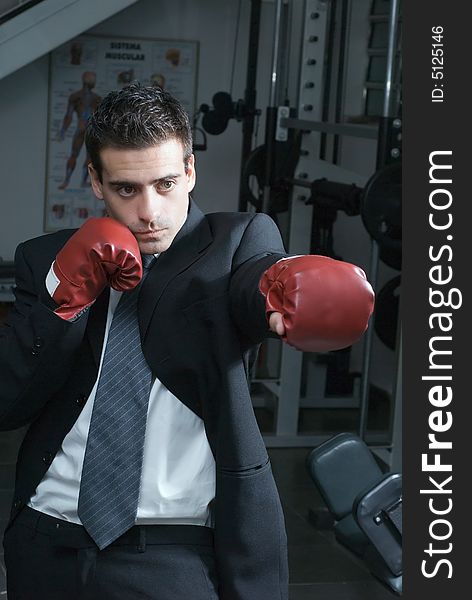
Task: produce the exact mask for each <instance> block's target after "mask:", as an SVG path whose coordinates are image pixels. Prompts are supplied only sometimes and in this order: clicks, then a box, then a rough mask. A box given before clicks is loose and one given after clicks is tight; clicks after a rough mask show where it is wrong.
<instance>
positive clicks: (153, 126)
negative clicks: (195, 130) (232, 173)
mask: <svg viewBox="0 0 472 600" xmlns="http://www.w3.org/2000/svg"><path fill="white" fill-rule="evenodd" d="M169 139H176V140H177V141H179V142H181V144H182V147H183V149H184V164H185V169H187V165H188V160H189V158H190V156H191V154H192V128H191V126H190V121H189V117H188V115H187V113H186V112H185V109H184V108H183V106H182V104H181V103H180V102H179V101H178V100H177V99H176V98H174V96H172V95H171V94H169V92H166V91H165V90H163V89H162V88H160V87H158V86H153V87H146V86H143V85H140V84H139V83H132V84H130V85H127V86H125V87H124V88H122V89H121V90H118V91H113V92H110V93H109V94H107V95H106V96H105V97H104V98H103V100H102V101H101V102H100V104H99V105H98V108H97V109H96V110H95V112H94V113H93V114H92V116H91V117H90V119H89V121H88V123H87V128H86V131H85V146H86V148H87V152H88V155H89V157H90V160H91V162H92V165H93V167H94V169H95V170H96V171H97V173H98V176H99V178H100V180H101V179H102V164H101V161H100V150H102V148H136V149H141V148H148V147H149V146H155V145H157V144H161V143H162V142H165V141H167V140H169Z"/></svg>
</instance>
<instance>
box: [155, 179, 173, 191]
mask: <svg viewBox="0 0 472 600" xmlns="http://www.w3.org/2000/svg"><path fill="white" fill-rule="evenodd" d="M174 186H175V181H172V180H171V179H165V180H164V181H160V182H159V183H158V184H157V187H158V188H159V190H160V191H162V192H170V191H171V190H173V189H174Z"/></svg>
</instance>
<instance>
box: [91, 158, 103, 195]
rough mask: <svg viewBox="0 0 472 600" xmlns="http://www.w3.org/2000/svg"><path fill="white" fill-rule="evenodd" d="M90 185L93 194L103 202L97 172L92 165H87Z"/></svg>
mask: <svg viewBox="0 0 472 600" xmlns="http://www.w3.org/2000/svg"><path fill="white" fill-rule="evenodd" d="M87 168H88V172H89V176H90V183H91V184H92V189H93V193H94V194H95V196H96V197H97V198H98V199H99V200H103V189H102V183H101V181H100V178H99V177H98V173H97V171H96V170H95V169H94V168H93V166H92V163H89V164H88V165H87Z"/></svg>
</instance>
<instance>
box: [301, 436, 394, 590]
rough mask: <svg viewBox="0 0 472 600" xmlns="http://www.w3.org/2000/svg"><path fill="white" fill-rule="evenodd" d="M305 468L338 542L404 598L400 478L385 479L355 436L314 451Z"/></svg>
mask: <svg viewBox="0 0 472 600" xmlns="http://www.w3.org/2000/svg"><path fill="white" fill-rule="evenodd" d="M306 467H307V470H308V473H309V474H310V476H311V478H312V479H313V481H314V483H315V485H316V487H317V488H318V490H319V492H320V494H321V496H322V498H323V500H324V501H325V503H326V505H327V507H328V510H329V513H330V515H331V516H332V518H333V520H334V534H335V537H336V540H337V541H338V542H339V543H340V544H342V545H343V546H345V547H346V548H348V549H349V550H350V551H351V552H353V553H354V554H355V555H356V556H358V557H360V558H362V559H363V560H364V562H365V563H366V564H367V566H368V567H369V570H370V571H371V573H372V574H373V575H374V576H375V577H377V578H378V579H379V580H380V581H382V582H383V583H384V584H385V585H387V586H388V587H389V588H390V589H392V590H393V591H394V592H395V593H396V594H398V595H401V594H402V525H401V519H402V495H401V494H402V477H401V475H400V474H398V473H390V474H384V473H383V472H382V469H381V468H380V467H379V465H378V463H377V462H376V460H375V458H374V456H373V454H372V453H371V451H370V450H369V448H368V447H367V445H366V444H365V442H363V441H362V440H361V439H360V438H359V437H358V436H356V435H354V434H350V433H341V434H338V435H336V436H334V437H332V438H330V439H329V440H327V441H326V442H324V443H322V444H321V445H319V446H318V447H316V448H315V449H314V450H312V451H311V452H310V453H309V454H308V456H307V458H306Z"/></svg>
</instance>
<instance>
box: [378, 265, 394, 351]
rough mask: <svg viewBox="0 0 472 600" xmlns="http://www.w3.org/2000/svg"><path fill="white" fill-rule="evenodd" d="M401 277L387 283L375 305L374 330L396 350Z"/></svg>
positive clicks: (387, 344)
mask: <svg viewBox="0 0 472 600" xmlns="http://www.w3.org/2000/svg"><path fill="white" fill-rule="evenodd" d="M400 288H401V277H400V275H397V276H396V277H393V278H392V279H390V281H387V283H386V284H385V285H384V286H383V287H382V289H381V290H380V292H378V294H377V299H376V303H375V318H374V329H375V332H376V334H377V335H378V336H379V338H380V340H381V341H382V342H383V343H384V344H385V345H386V346H387V348H390V349H391V350H395V347H396V343H397V322H398V310H399V306H400Z"/></svg>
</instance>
